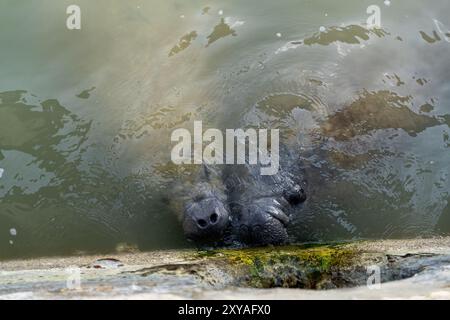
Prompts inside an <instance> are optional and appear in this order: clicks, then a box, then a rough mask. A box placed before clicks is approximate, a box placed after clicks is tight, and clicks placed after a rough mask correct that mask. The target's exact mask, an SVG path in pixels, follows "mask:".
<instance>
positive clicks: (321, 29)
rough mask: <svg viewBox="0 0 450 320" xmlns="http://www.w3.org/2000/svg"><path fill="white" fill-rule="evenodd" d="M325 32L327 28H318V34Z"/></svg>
mask: <svg viewBox="0 0 450 320" xmlns="http://www.w3.org/2000/svg"><path fill="white" fill-rule="evenodd" d="M326 30H327V28H325V27H324V26H321V27H320V28H319V31H320V32H325V31H326Z"/></svg>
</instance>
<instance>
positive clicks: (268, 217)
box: [235, 198, 289, 245]
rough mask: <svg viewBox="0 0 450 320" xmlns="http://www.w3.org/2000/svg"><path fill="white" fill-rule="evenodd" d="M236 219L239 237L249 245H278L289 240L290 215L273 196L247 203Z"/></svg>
mask: <svg viewBox="0 0 450 320" xmlns="http://www.w3.org/2000/svg"><path fill="white" fill-rule="evenodd" d="M240 211H241V212H240V215H239V218H238V219H237V220H236V221H235V224H236V225H235V226H236V228H237V229H238V234H239V239H240V240H241V241H242V242H243V243H245V244H247V245H278V244H284V243H286V242H287V241H288V233H287V229H286V228H287V226H288V224H289V217H288V215H287V214H286V213H285V211H284V209H283V205H282V204H281V203H280V202H279V201H277V200H276V199H273V198H267V199H258V200H256V201H254V202H252V203H251V204H248V205H245V206H243V207H242V208H241V210H240Z"/></svg>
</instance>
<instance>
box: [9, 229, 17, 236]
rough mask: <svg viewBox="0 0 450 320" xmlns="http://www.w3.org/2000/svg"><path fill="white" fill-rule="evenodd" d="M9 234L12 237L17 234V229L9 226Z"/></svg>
mask: <svg viewBox="0 0 450 320" xmlns="http://www.w3.org/2000/svg"><path fill="white" fill-rule="evenodd" d="M9 234H10V235H12V236H13V237H15V236H17V230H16V229H15V228H11V229H9Z"/></svg>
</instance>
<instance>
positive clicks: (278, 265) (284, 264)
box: [199, 245, 356, 289]
mask: <svg viewBox="0 0 450 320" xmlns="http://www.w3.org/2000/svg"><path fill="white" fill-rule="evenodd" d="M199 255H200V257H202V258H209V259H211V258H212V259H220V260H222V261H223V262H225V263H226V264H227V265H229V266H230V267H231V268H232V269H235V270H236V272H237V273H240V274H241V276H240V277H238V278H239V280H240V281H241V282H242V283H243V284H244V285H246V286H249V287H254V288H273V287H289V288H311V289H313V288H319V287H325V288H326V287H333V286H334V284H333V283H332V274H333V273H336V272H339V271H340V270H342V269H345V268H346V267H348V266H350V265H352V263H353V262H354V260H355V257H356V252H355V250H354V249H351V248H350V247H348V246H346V245H302V246H284V247H265V248H245V249H217V250H213V251H202V252H199ZM242 283H241V284H242Z"/></svg>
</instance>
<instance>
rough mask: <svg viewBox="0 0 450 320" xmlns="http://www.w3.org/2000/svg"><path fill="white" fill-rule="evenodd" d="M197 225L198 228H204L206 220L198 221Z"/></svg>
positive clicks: (206, 223)
mask: <svg viewBox="0 0 450 320" xmlns="http://www.w3.org/2000/svg"><path fill="white" fill-rule="evenodd" d="M197 224H198V226H199V227H200V228H205V227H206V226H207V225H208V222H206V220H203V219H198V220H197Z"/></svg>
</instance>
